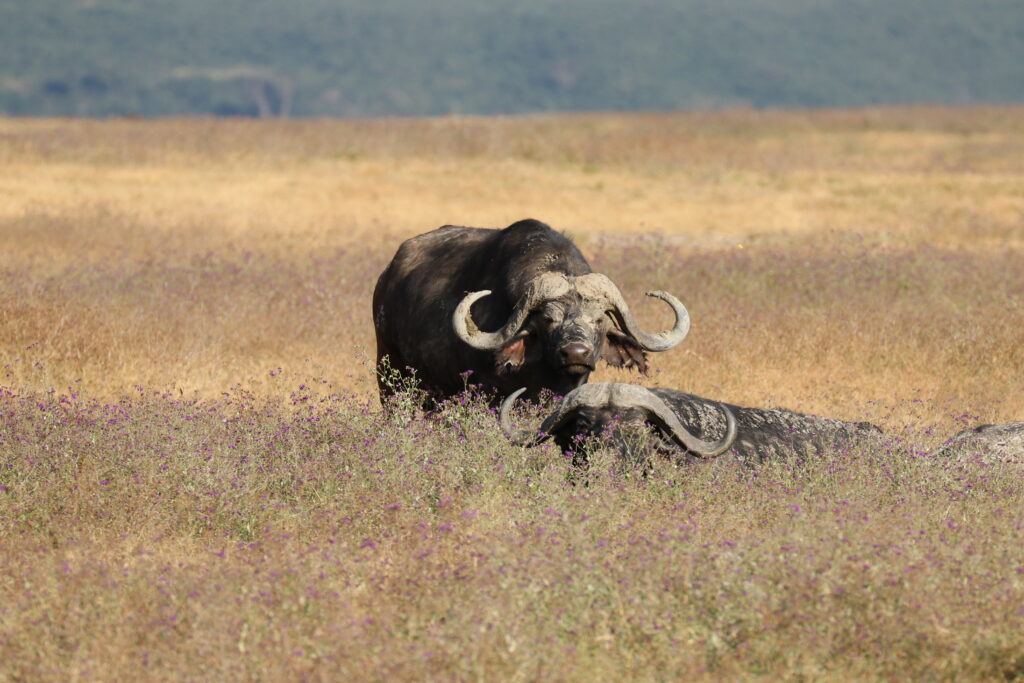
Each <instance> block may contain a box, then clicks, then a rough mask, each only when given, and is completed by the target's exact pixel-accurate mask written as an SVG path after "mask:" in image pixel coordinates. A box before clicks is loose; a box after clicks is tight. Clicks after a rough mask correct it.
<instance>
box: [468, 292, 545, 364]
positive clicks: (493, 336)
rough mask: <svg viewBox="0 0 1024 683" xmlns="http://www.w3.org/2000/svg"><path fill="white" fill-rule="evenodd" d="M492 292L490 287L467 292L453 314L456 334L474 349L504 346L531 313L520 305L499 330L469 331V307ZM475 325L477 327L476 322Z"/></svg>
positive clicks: (488, 349)
mask: <svg viewBox="0 0 1024 683" xmlns="http://www.w3.org/2000/svg"><path fill="white" fill-rule="evenodd" d="M490 293H491V290H489V289H483V290H481V291H479V292H470V293H469V294H467V295H466V296H465V297H464V298H463V299H462V301H460V302H459V305H458V306H456V307H455V313H454V314H453V315H452V327H454V328H455V334H456V335H458V337H459V339H461V340H462V341H464V342H466V343H467V344H469V345H470V346H472V347H473V348H474V349H481V350H483V351H490V350H492V349H496V348H498V347H500V346H504V345H505V344H507V343H508V342H509V341H511V339H512V337H514V336H515V335H516V332H518V331H519V326H520V325H522V324H523V321H524V320H526V315H527V314H528V313H529V311H528V310H526V311H524V307H522V306H518V307H516V309H515V310H514V311H512V315H511V316H510V317H509V319H508V322H506V323H505V326H504V327H502V328H501V329H500V330H498V331H497V332H483V331H481V330H479V329H477V330H476V331H475V332H470V331H469V324H468V323H469V321H470V315H469V309H470V308H471V307H472V306H473V304H474V303H476V302H477V301H478V300H479V299H482V298H484V297H485V296H488V295H489V294H490ZM473 327H476V325H475V324H474V325H473Z"/></svg>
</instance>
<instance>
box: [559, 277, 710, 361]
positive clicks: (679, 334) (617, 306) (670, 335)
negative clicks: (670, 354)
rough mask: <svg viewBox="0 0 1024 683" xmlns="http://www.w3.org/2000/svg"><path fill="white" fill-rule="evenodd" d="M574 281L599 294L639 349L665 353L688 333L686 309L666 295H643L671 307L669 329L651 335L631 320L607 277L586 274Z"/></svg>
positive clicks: (688, 316) (657, 292)
mask: <svg viewBox="0 0 1024 683" xmlns="http://www.w3.org/2000/svg"><path fill="white" fill-rule="evenodd" d="M577 279H578V280H579V281H580V285H581V286H582V285H584V281H586V285H587V286H590V287H594V288H595V289H596V290H598V291H600V292H601V294H603V296H604V297H605V298H606V299H607V301H608V304H609V307H610V308H611V309H612V310H613V311H614V312H615V314H616V315H617V316H618V318H619V321H620V322H621V324H622V327H623V329H624V330H625V331H626V332H628V333H629V334H631V335H632V336H633V338H634V339H636V340H637V343H639V344H640V346H641V348H643V349H644V350H646V351H668V350H669V349H671V348H672V347H673V346H676V345H677V344H679V342H681V341H683V339H685V338H686V335H687V333H689V331H690V314H689V313H688V312H687V311H686V306H683V304H682V302H681V301H679V299H677V298H675V297H674V296H672V295H671V294H669V293H668V292H663V291H660V290H659V291H654V292H645V293H646V295H647V296H652V297H655V298H657V299H661V300H662V301H664V302H665V303H667V304H668V305H669V306H671V307H672V312H673V313H675V316H676V321H675V324H674V325H673V326H672V327H671V329H668V330H665V331H664V332H656V333H653V334H652V333H651V332H647V331H646V330H644V329H643V328H642V327H640V323H638V322H637V321H636V318H634V317H633V314H632V313H631V312H630V310H629V306H627V305H626V300H625V299H624V298H623V296H622V292H621V291H619V288H618V287H616V286H615V283H614V282H612V281H611V280H610V279H608V277H607V276H605V275H602V274H600V273H590V274H589V275H582V276H580V277H579V278H577Z"/></svg>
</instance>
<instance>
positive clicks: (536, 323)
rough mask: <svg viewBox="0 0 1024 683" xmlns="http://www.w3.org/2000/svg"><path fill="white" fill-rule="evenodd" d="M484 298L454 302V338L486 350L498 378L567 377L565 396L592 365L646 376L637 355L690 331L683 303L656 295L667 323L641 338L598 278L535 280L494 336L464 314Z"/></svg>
mask: <svg viewBox="0 0 1024 683" xmlns="http://www.w3.org/2000/svg"><path fill="white" fill-rule="evenodd" d="M489 294H491V292H490V290H482V291H479V292H472V293H470V294H467V295H466V296H465V298H463V299H462V301H461V302H460V303H459V305H458V307H457V308H456V309H455V314H454V315H453V317H452V324H453V326H454V328H455V333H456V334H457V335H458V337H459V338H460V339H461V340H462V341H464V342H465V343H467V344H469V345H470V346H472V347H473V348H476V349H481V350H489V351H493V352H494V353H495V365H496V369H497V371H498V372H499V374H509V373H511V372H515V371H517V370H519V369H520V368H522V367H523V366H525V365H528V364H534V363H543V364H545V365H546V366H548V367H549V368H550V369H551V370H554V371H555V372H556V373H559V374H562V375H565V376H567V378H568V379H569V382H568V383H563V385H562V386H563V387H564V389H565V390H569V389H572V388H574V387H576V386H579V385H580V384H582V383H584V382H586V380H587V377H588V375H589V374H590V373H591V372H592V371H593V370H594V368H595V366H596V365H597V361H598V359H603V360H604V361H605V362H607V363H609V364H610V365H614V366H618V367H627V368H632V367H635V368H638V369H639V370H640V371H641V372H646V370H647V360H646V358H645V354H644V352H645V351H666V350H668V349H670V348H672V347H673V346H675V345H676V344H678V343H679V342H681V341H682V340H683V339H684V338H685V337H686V334H687V332H689V330H690V316H689V314H688V313H687V312H686V308H685V307H684V306H683V304H682V303H680V302H679V300H678V299H676V298H675V297H674V296H672V295H671V294H669V293H667V292H660V291H658V292H648V293H647V295H648V296H653V297H656V298H658V299H661V300H662V301H664V302H665V303H667V304H668V305H669V306H671V307H672V311H673V312H674V313H675V318H676V320H675V324H674V325H673V326H672V328H671V329H668V330H666V331H664V332H658V333H650V332H647V331H645V330H644V329H643V328H641V327H640V325H639V324H638V323H637V321H636V319H635V318H634V317H633V315H632V313H630V311H629V307H628V306H627V305H626V302H625V300H624V299H623V297H622V293H621V292H620V291H619V288H618V287H616V286H615V284H614V283H613V282H612V281H611V280H609V279H608V278H607V277H605V276H604V275H601V274H600V273H588V274H586V275H579V276H570V275H563V274H561V273H552V272H547V273H542V274H541V275H538V276H537V277H536V278H535V279H534V280H533V281H532V282H531V283H530V285H529V287H528V288H527V291H526V293H525V294H524V295H523V296H522V297H520V299H519V301H518V302H517V303H516V305H515V307H514V309H513V310H512V313H511V315H510V316H509V317H508V320H507V321H506V322H505V324H504V326H502V327H501V329H499V330H497V331H495V332H483V331H481V330H479V329H478V328H477V326H476V324H475V323H474V321H473V318H472V316H471V314H470V307H471V306H472V305H473V304H474V303H475V302H476V301H478V300H480V299H482V298H484V297H486V296H488V295H489Z"/></svg>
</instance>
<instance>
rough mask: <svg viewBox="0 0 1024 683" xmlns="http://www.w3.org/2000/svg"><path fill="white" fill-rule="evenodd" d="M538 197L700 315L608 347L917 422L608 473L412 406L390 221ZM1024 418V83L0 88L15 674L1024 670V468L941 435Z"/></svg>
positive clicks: (0, 422) (708, 377)
mask: <svg viewBox="0 0 1024 683" xmlns="http://www.w3.org/2000/svg"><path fill="white" fill-rule="evenodd" d="M525 217H533V218H537V219H540V220H543V221H546V222H548V223H550V224H551V225H552V226H553V227H555V228H557V229H560V230H565V231H566V232H567V233H568V234H569V235H570V236H571V237H573V239H574V240H575V241H576V243H577V244H578V245H579V246H580V248H581V249H582V251H583V253H584V254H585V255H586V256H587V258H588V259H589V260H590V262H591V264H592V265H593V267H594V269H595V270H597V271H599V272H602V273H605V274H606V275H608V276H609V277H611V278H612V279H613V280H614V281H615V282H616V283H618V285H619V286H620V288H621V289H622V291H623V294H624V295H625V297H626V299H627V300H628V301H629V302H630V303H631V305H632V306H633V308H634V310H635V311H636V313H637V317H638V318H639V319H640V320H641V322H642V323H644V324H645V325H646V326H647V327H649V328H652V329H653V328H658V329H662V328H664V327H667V326H668V324H669V323H670V321H669V320H668V318H669V314H668V313H667V311H666V310H665V308H666V307H664V305H663V304H661V305H659V304H658V303H657V302H655V301H652V300H649V299H647V298H646V297H644V296H643V292H645V291H647V290H652V289H664V290H668V291H670V292H673V293H674V294H676V295H677V296H678V297H679V298H680V299H681V300H682V301H683V302H684V303H685V304H686V306H687V307H688V309H689V311H690V314H691V316H692V319H693V328H692V331H691V332H690V334H689V336H688V337H687V338H686V340H685V341H684V342H683V343H682V344H681V345H680V346H678V347H676V348H675V349H673V350H671V351H668V352H666V353H662V354H654V355H652V357H651V364H652V371H651V373H650V374H649V375H648V376H646V377H643V376H638V375H635V374H629V373H628V372H625V371H612V370H609V369H607V368H602V369H599V371H598V372H597V373H596V374H595V375H594V376H593V378H592V379H593V380H595V381H601V380H616V381H632V382H638V383H641V384H644V385H645V386H651V387H654V386H661V387H672V388H678V389H683V390H686V391H690V392H693V393H697V394H700V395H702V396H707V397H710V398H715V399H721V400H724V401H729V402H731V403H736V404H739V405H750V406H764V407H786V408H790V409H793V410H799V411H803V412H809V413H815V414H821V415H828V416H831V417H837V418H843V419H848V420H869V421H872V422H874V423H876V424H877V425H879V426H880V427H881V428H882V429H883V430H884V432H885V434H886V442H887V447H886V448H884V449H877V450H859V451H844V452H828V453H822V454H821V455H820V457H819V458H817V459H814V460H811V461H809V462H807V463H805V464H802V465H797V464H794V463H787V462H780V463H773V464H770V465H766V466H764V467H761V468H760V469H745V468H742V467H739V466H734V465H730V464H729V463H727V462H714V463H710V464H707V465H701V466H692V465H690V466H687V465H678V464H676V463H673V462H669V461H666V460H654V461H653V462H652V463H651V465H650V467H649V469H648V470H647V471H646V472H643V471H641V470H638V469H637V468H635V467H633V466H630V465H627V464H624V463H621V462H619V461H617V460H616V458H615V457H614V456H613V455H612V454H611V452H608V451H601V450H600V449H598V450H597V451H596V452H595V454H594V455H593V457H592V459H591V465H590V467H589V469H587V470H586V471H585V472H581V471H579V470H574V469H573V468H572V466H571V462H570V459H569V458H567V457H566V456H563V455H562V453H561V452H560V451H558V449H557V447H555V446H553V445H551V444H547V445H543V446H540V447H538V448H534V449H523V448H519V447H515V446H512V445H510V444H509V443H507V441H506V440H505V438H504V437H503V436H502V434H501V432H500V431H499V430H498V428H497V423H496V418H495V415H494V413H493V412H491V411H490V410H488V408H487V407H486V406H485V405H484V404H483V403H482V402H481V401H479V400H477V399H476V398H474V397H473V396H466V397H464V398H463V399H462V400H460V401H456V402H452V403H451V404H449V405H446V406H445V407H444V408H443V409H442V410H440V411H439V412H437V413H436V414H424V413H423V412H422V411H418V410H417V409H416V397H415V395H413V394H410V395H409V396H408V397H406V400H404V401H403V402H402V409H401V410H397V411H395V412H393V413H389V414H384V413H382V412H381V411H380V408H379V404H378V402H377V397H376V384H375V379H374V376H373V372H372V366H373V359H374V336H373V328H372V322H371V317H370V296H371V293H372V290H373V286H374V283H375V281H376V278H377V276H378V274H379V273H380V271H381V270H382V269H383V268H384V266H385V265H386V264H387V262H388V261H389V260H390V258H391V256H392V255H393V254H394V251H395V249H396V248H397V247H398V245H399V244H400V242H401V241H402V240H403V239H405V238H407V237H410V236H413V235H415V234H418V233H421V232H425V231H427V230H430V229H432V228H435V227H438V226H440V225H443V224H446V223H455V224H463V225H475V226H481V227H504V226H506V225H508V224H510V223H512V222H514V221H516V220H518V219H521V218H525ZM424 343H429V340H424ZM518 419H519V420H520V422H521V423H522V424H524V425H525V424H536V421H537V420H539V413H538V412H537V411H532V412H531V411H530V410H526V411H524V412H523V413H521V414H520V415H519V417H518ZM1019 420H1024V109H1021V108H1014V107H1006V108H962V109H943V108H926V107H922V108H911V109H879V110H857V111H821V112H816V113H808V112H752V111H730V112H719V113H699V114H698V113H694V114H650V115H612V114H592V115H564V116H543V117H540V116H538V117H521V118H443V119H408V120H403V119H394V120H376V121H320V120H309V121H277V122H271V121H246V120H201V119H200V120H150V121H142V120H109V121H69V120H11V119H0V679H2V680H42V679H47V680H138V679H157V680H164V679H188V680H238V679H243V680H338V679H344V678H350V679H366V680H383V679H396V678H397V679H424V678H426V679H457V680H464V679H472V680H535V679H555V680H591V679H599V680H606V679H612V680H614V679H621V678H627V679H642V680H670V679H682V678H686V679H707V680H719V679H724V678H758V677H763V678H769V679H774V678H798V677H799V678H814V679H821V678H824V679H849V678H851V677H855V678H861V679H878V678H903V677H913V678H918V679H929V680H935V679H938V680H962V679H983V680H1000V679H1015V678H1022V677H1024V469H1021V467H1020V465H1014V464H1006V463H992V462H981V461H973V460H970V459H965V460H951V459H941V458H935V457H932V456H930V455H929V453H930V451H931V450H932V449H933V448H935V447H936V446H938V445H940V444H941V443H943V442H944V441H945V440H946V439H947V438H948V437H949V436H951V435H952V434H953V433H955V432H957V431H959V430H961V429H963V428H965V427H969V426H973V425H975V424H979V423H990V422H1010V421H1019Z"/></svg>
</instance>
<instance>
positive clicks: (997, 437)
mask: <svg viewBox="0 0 1024 683" xmlns="http://www.w3.org/2000/svg"><path fill="white" fill-rule="evenodd" d="M932 455H936V456H942V457H949V458H956V459H959V460H973V459H979V460H981V461H982V462H987V463H996V462H1004V463H1018V464H1024V422H1010V423H1008V424H1001V425H981V426H980V427H972V428H971V429H965V430H964V431H962V432H960V433H958V434H956V435H954V436H953V437H951V438H950V439H949V440H947V441H946V443H944V444H943V445H942V446H941V447H940V448H938V449H936V450H935V451H934V452H933V453H932Z"/></svg>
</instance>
